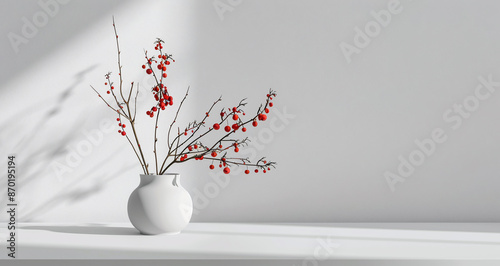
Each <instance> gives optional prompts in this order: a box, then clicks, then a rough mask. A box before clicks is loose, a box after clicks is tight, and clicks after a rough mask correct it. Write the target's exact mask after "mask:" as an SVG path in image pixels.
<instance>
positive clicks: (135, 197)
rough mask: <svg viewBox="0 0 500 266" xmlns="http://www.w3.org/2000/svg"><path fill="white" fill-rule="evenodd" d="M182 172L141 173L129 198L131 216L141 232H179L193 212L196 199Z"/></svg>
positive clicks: (133, 223)
mask: <svg viewBox="0 0 500 266" xmlns="http://www.w3.org/2000/svg"><path fill="white" fill-rule="evenodd" d="M179 179H180V174H176V173H170V174H164V175H141V182H140V183H139V186H138V187H137V188H136V189H135V190H134V191H133V192H132V194H131V195H130V198H129V200H128V217H129V219H130V222H132V225H134V227H135V228H137V230H139V232H141V234H145V235H157V234H178V233H180V231H181V230H182V229H184V228H185V227H186V226H187V225H188V223H189V221H190V220H191V215H192V214H193V200H192V199H191V196H190V195H189V193H188V192H187V191H186V190H185V189H184V188H183V187H182V186H181V184H180V180H179Z"/></svg>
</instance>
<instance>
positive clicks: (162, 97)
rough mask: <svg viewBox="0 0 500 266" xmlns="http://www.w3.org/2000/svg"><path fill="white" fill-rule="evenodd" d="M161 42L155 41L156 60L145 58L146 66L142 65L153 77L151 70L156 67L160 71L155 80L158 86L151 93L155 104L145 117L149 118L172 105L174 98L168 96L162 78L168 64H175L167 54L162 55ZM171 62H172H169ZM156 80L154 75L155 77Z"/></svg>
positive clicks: (165, 75) (164, 75) (164, 76)
mask: <svg viewBox="0 0 500 266" xmlns="http://www.w3.org/2000/svg"><path fill="white" fill-rule="evenodd" d="M162 43H163V41H161V40H158V41H156V46H155V50H158V51H159V55H158V57H157V59H158V60H156V59H155V58H154V57H151V58H148V57H146V60H147V64H144V65H142V68H143V69H146V73H147V74H148V75H151V74H153V75H155V73H154V71H153V68H154V67H155V66H156V68H157V69H158V70H159V71H160V74H161V75H160V80H157V82H158V84H159V85H157V86H155V87H154V88H153V89H152V92H153V97H154V99H155V101H156V104H155V105H154V106H153V107H151V109H150V110H149V111H147V112H146V115H148V116H149V117H154V115H155V112H156V111H158V110H159V109H161V110H165V108H166V107H167V106H169V105H173V104H174V101H173V100H174V98H173V97H172V96H171V95H169V93H168V91H167V86H165V85H164V84H163V78H166V77H167V73H166V71H167V66H168V65H170V62H175V60H174V59H172V57H171V56H170V55H168V54H162V49H163V45H162ZM170 60H172V61H170ZM155 78H156V75H155Z"/></svg>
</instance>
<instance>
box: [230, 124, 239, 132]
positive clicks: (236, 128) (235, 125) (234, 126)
mask: <svg viewBox="0 0 500 266" xmlns="http://www.w3.org/2000/svg"><path fill="white" fill-rule="evenodd" d="M232 128H233V129H234V131H236V130H238V128H240V126H238V124H233V126H232Z"/></svg>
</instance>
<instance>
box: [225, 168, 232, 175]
mask: <svg viewBox="0 0 500 266" xmlns="http://www.w3.org/2000/svg"><path fill="white" fill-rule="evenodd" d="M229 172H231V169H229V167H226V168H224V174H226V175H227V174H229Z"/></svg>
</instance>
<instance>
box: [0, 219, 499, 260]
mask: <svg viewBox="0 0 500 266" xmlns="http://www.w3.org/2000/svg"><path fill="white" fill-rule="evenodd" d="M6 235H7V229H6V228H5V227H3V228H0V238H1V240H2V241H3V242H4V243H5V241H6V239H5V236H6ZM17 236H18V240H17V248H18V253H17V255H18V258H21V259H193V258H196V259H269V258H272V259H300V260H305V261H307V260H316V261H318V260H324V259H458V260H461V259H481V260H482V259H500V223H470V224H464V223H459V224H457V223H432V224H428V223H418V224H417V223H369V224H368V223H344V224H339V223H336V224H272V223H270V224H249V223H191V224H189V225H188V227H187V228H186V229H185V230H184V231H183V232H182V233H181V234H178V235H158V236H145V235H140V234H139V233H138V232H137V231H136V230H135V229H134V228H133V227H132V226H131V225H130V224H81V225H75V224H73V225H72V224H41V223H30V224H21V225H20V227H19V228H18V230H17ZM4 254H5V253H4ZM4 254H2V256H5V257H6V255H4ZM306 264H307V263H306ZM308 265H309V264H308ZM311 265H312V264H311Z"/></svg>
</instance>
